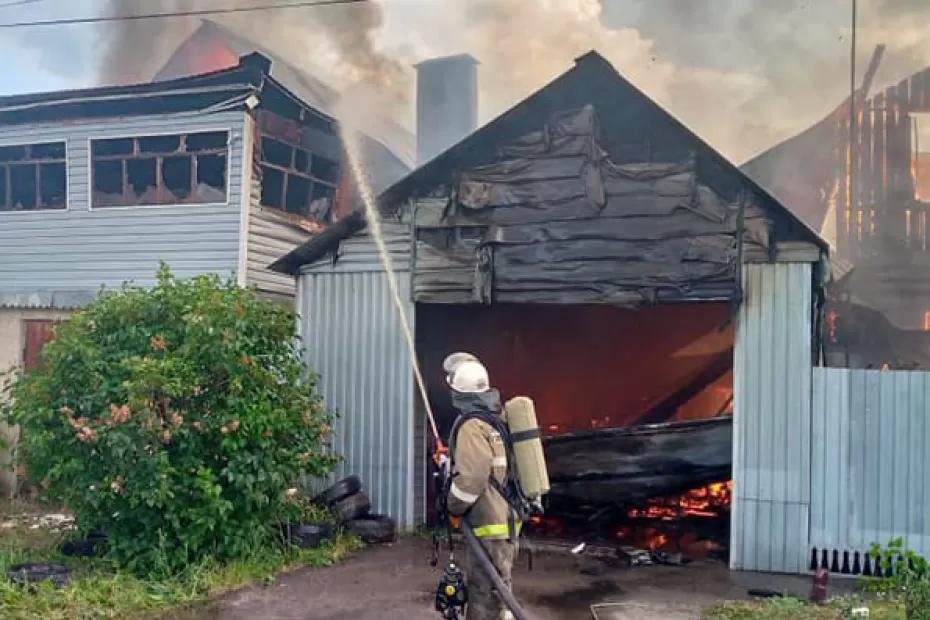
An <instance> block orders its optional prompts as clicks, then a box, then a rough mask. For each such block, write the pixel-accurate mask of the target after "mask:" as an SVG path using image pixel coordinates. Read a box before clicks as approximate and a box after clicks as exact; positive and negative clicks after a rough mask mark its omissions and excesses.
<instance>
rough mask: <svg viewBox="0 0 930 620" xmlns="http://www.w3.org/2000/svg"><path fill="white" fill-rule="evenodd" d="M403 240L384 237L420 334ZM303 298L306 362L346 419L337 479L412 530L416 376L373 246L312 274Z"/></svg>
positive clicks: (394, 230)
mask: <svg viewBox="0 0 930 620" xmlns="http://www.w3.org/2000/svg"><path fill="white" fill-rule="evenodd" d="M401 231H402V228H401V227H391V226H386V227H385V233H386V236H387V237H388V239H387V240H388V246H389V247H390V248H391V249H392V259H393V261H394V268H395V270H396V275H397V279H398V284H399V286H400V293H401V298H402V300H403V301H404V303H405V307H406V313H407V317H408V320H409V321H410V326H411V329H413V327H414V326H413V321H414V313H413V304H412V303H411V302H410V271H409V260H408V256H409V241H406V240H405V237H403V236H402V235H401V234H400V233H401ZM298 289H299V293H298V306H297V307H298V312H299V314H300V330H301V334H302V339H303V345H304V347H305V353H304V355H305V358H306V360H307V362H308V363H309V364H310V366H311V367H312V368H313V369H314V370H315V371H316V372H317V373H318V374H319V376H320V378H319V387H320V391H321V392H322V394H323V397H324V399H325V401H326V404H327V406H328V407H329V408H331V409H333V410H335V411H337V412H338V414H339V418H338V420H337V421H336V424H335V437H334V440H333V449H334V450H335V451H336V452H337V453H338V454H339V455H341V456H342V457H343V459H344V460H343V462H342V464H340V466H339V467H338V468H337V471H336V474H335V476H336V477H342V476H345V475H349V474H357V475H358V476H359V477H360V478H361V479H362V485H363V487H364V489H365V492H366V493H368V494H369V496H370V497H371V499H372V505H373V507H374V510H375V511H377V512H381V513H386V514H388V515H390V516H392V517H394V518H395V519H397V521H398V523H399V524H400V525H401V526H402V527H408V528H409V527H412V526H413V525H415V524H417V523H419V522H421V520H422V518H423V513H422V508H421V506H420V503H419V502H417V501H416V500H417V498H416V496H417V491H416V488H417V485H416V480H417V477H418V476H421V475H422V472H423V471H424V470H423V467H422V463H418V462H416V459H415V444H414V441H415V436H416V434H417V431H416V424H415V422H416V413H415V407H416V399H415V397H414V389H415V388H414V381H413V371H412V368H411V362H410V354H409V349H408V346H407V343H406V341H405V339H404V335H403V330H402V329H401V324H400V321H399V318H398V314H397V310H396V307H395V303H394V301H393V298H392V296H391V294H390V290H389V287H388V282H387V279H386V276H385V273H384V270H383V269H382V267H381V263H380V261H379V259H378V255H377V252H376V250H375V249H374V245H373V244H372V243H371V241H370V240H369V239H368V237H367V236H359V237H354V238H353V239H351V240H348V241H347V242H346V243H345V244H343V247H342V249H341V250H340V257H339V259H338V260H337V261H336V263H335V264H333V262H332V260H331V259H327V260H324V261H323V262H321V263H319V264H316V265H311V266H309V267H308V268H305V272H304V273H303V274H302V275H301V276H300V279H299V285H298ZM420 492H422V491H420ZM415 506H416V508H415Z"/></svg>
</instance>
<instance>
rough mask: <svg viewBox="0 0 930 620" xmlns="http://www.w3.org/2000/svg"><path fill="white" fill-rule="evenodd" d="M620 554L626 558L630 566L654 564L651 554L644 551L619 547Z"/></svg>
mask: <svg viewBox="0 0 930 620" xmlns="http://www.w3.org/2000/svg"><path fill="white" fill-rule="evenodd" d="M620 553H621V555H623V556H626V559H627V562H628V563H629V565H630V566H651V565H652V564H654V562H653V560H652V553H651V552H649V551H647V550H646V549H637V548H635V547H620Z"/></svg>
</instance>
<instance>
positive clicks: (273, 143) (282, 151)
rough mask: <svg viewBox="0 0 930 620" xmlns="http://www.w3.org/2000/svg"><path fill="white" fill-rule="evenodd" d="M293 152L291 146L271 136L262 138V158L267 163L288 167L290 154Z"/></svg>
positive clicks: (289, 165)
mask: <svg viewBox="0 0 930 620" xmlns="http://www.w3.org/2000/svg"><path fill="white" fill-rule="evenodd" d="M293 152H294V149H293V147H290V146H288V145H286V144H284V143H283V142H278V141H277V140H272V139H271V138H262V160H263V161H266V162H268V163H269V164H275V165H278V166H283V167H285V168H290V167H291V155H292V153H293Z"/></svg>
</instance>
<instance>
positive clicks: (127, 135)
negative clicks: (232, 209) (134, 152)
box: [85, 126, 236, 212]
mask: <svg viewBox="0 0 930 620" xmlns="http://www.w3.org/2000/svg"><path fill="white" fill-rule="evenodd" d="M220 131H221V132H225V133H226V200H225V201H223V202H174V203H167V204H139V205H114V206H112V207H107V206H99V205H98V206H95V205H94V151H93V148H94V142H95V141H98V140H135V139H138V138H166V137H171V136H182V135H183V136H190V135H196V134H203V133H215V132H220ZM235 135H236V134H235V129H234V128H233V127H228V126H226V127H203V128H197V129H195V130H185V129H177V130H174V131H167V130H160V131H140V132H134V131H126V130H124V131H120V132H118V133H112V134H95V135H91V136H88V137H87V139H86V144H85V146H86V148H87V210H88V211H100V212H106V211H124V210H128V209H179V208H183V209H190V208H200V207H228V206H230V205H232V204H233V203H232V197H231V195H230V194H231V183H232V178H233V177H232V174H233V167H232V160H233V158H232V154H233V143H234V141H235ZM113 159H114V160H115V159H118V157H115V156H114V157H113Z"/></svg>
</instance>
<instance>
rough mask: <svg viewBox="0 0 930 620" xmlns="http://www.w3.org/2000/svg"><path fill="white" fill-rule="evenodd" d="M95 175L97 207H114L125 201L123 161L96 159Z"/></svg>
mask: <svg viewBox="0 0 930 620" xmlns="http://www.w3.org/2000/svg"><path fill="white" fill-rule="evenodd" d="M93 176H94V198H93V204H94V206H95V207H112V206H116V205H120V204H122V203H123V162H122V161H119V160H117V161H95V162H94V166H93Z"/></svg>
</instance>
